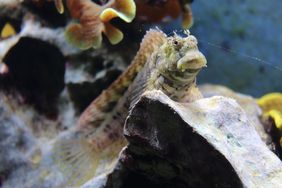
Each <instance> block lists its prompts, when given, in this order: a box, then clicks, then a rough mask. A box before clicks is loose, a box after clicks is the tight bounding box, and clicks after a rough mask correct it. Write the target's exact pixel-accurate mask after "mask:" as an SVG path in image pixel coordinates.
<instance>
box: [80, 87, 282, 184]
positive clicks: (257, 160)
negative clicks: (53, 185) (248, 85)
mask: <svg viewBox="0 0 282 188" xmlns="http://www.w3.org/2000/svg"><path fill="white" fill-rule="evenodd" d="M124 134H125V136H126V138H127V139H128V141H129V145H128V147H126V148H125V149H124V150H123V151H122V152H121V154H120V164H119V165H118V166H117V167H116V170H115V171H114V172H113V173H112V174H111V175H110V176H109V177H108V179H107V178H105V177H104V182H103V178H101V177H100V181H102V182H103V183H104V184H105V185H106V186H105V187H132V186H133V185H134V187H172V186H173V187H279V186H280V185H281V183H282V162H281V161H280V160H279V159H278V158H277V157H276V156H275V154H274V153H272V152H271V151H270V150H269V149H268V148H267V146H266V145H265V144H264V143H263V141H262V140H261V138H260V136H259V135H258V133H257V132H256V130H255V129H254V127H253V126H252V125H251V123H250V121H249V120H248V118H247V114H246V113H245V112H244V111H243V109H242V108H241V107H240V106H239V105H238V103H236V102H235V101H234V100H233V99H230V98H225V97H211V98H205V99H201V100H198V101H196V102H193V103H190V104H180V103H176V102H174V101H172V100H170V99H169V98H168V97H167V96H166V95H164V94H163V93H162V92H160V91H152V92H147V93H146V94H145V95H144V96H143V97H142V98H141V100H140V101H139V102H138V103H137V104H136V105H135V106H134V108H133V109H132V111H131V113H130V115H129V117H128V119H127V121H126V124H125V130H124ZM97 181H98V180H97V179H96V180H95V181H94V180H93V181H92V182H97ZM111 181H112V182H111ZM113 182H114V183H113ZM100 183H101V182H100ZM103 183H101V184H103ZM101 184H100V185H101ZM92 185H93V184H92ZM89 186H90V184H89V183H88V187H89ZM85 187H87V186H85ZM101 187H104V186H101Z"/></svg>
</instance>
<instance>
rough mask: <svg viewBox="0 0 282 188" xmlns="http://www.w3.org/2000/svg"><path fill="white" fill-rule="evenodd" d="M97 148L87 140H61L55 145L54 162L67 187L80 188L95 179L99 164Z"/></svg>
mask: <svg viewBox="0 0 282 188" xmlns="http://www.w3.org/2000/svg"><path fill="white" fill-rule="evenodd" d="M97 157H98V155H97V152H96V151H95V148H93V146H92V145H91V144H90V143H89V142H87V140H86V139H73V140H59V141H57V142H56V143H55V145H54V160H55V163H56V164H57V165H58V167H59V169H60V170H61V171H62V173H63V175H64V177H65V179H66V182H65V183H66V184H67V186H79V185H81V184H83V183H85V182H86V181H87V180H89V179H91V178H92V177H94V175H95V172H96V168H97V166H98V164H99V158H97Z"/></svg>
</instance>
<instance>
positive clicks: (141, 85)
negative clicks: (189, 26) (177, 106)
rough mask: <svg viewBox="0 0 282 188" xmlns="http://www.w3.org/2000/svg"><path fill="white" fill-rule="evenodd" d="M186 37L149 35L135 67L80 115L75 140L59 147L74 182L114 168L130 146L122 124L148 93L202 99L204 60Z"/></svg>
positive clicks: (193, 40) (192, 40) (182, 99)
mask: <svg viewBox="0 0 282 188" xmlns="http://www.w3.org/2000/svg"><path fill="white" fill-rule="evenodd" d="M186 34H187V36H186V37H184V38H182V37H180V36H178V35H174V36H172V37H167V36H166V35H165V34H164V33H162V32H161V31H159V30H150V31H148V32H147V34H146V35H145V37H144V39H143V41H142V43H141V46H140V49H139V51H138V53H137V55H136V56H135V58H134V59H133V61H132V63H131V65H130V66H129V67H128V68H127V69H126V70H125V72H124V73H123V74H121V76H119V78H118V79H117V80H116V81H114V82H113V84H112V85H110V87H109V88H108V89H106V90H104V91H103V92H102V93H101V95H100V96H99V97H98V98H96V99H95V100H94V101H93V102H92V103H91V104H90V105H89V107H88V108H87V109H86V110H85V111H84V112H83V113H82V115H81V117H80V119H79V121H78V125H77V126H76V127H75V129H74V133H75V135H76V137H75V138H73V139H70V140H69V141H58V142H57V143H56V151H57V153H59V156H60V157H59V158H58V161H59V163H60V164H62V166H64V167H65V169H67V171H68V173H70V176H71V178H70V179H72V180H78V176H77V174H80V176H83V177H84V179H83V180H86V179H87V178H90V177H93V176H94V175H95V174H96V169H97V168H98V166H99V161H100V160H103V161H104V160H107V161H111V163H114V162H116V159H117V156H118V153H119V152H120V151H121V149H122V148H123V147H124V146H125V145H126V144H127V141H126V139H125V138H124V136H123V124H124V121H125V119H126V117H127V115H128V113H129V110H130V108H131V107H132V106H133V105H134V104H135V103H136V102H137V101H138V99H139V98H140V96H141V95H142V94H143V93H144V92H145V91H148V90H154V89H157V90H161V91H163V92H164V93H165V94H166V95H168V96H169V97H170V98H171V99H172V100H175V101H178V102H191V101H194V100H197V99H199V98H201V93H200V92H199V90H198V89H197V87H196V83H195V82H196V75H197V74H198V72H199V71H200V70H201V69H202V68H203V67H205V66H206V59H205V57H204V55H203V54H202V53H201V52H199V50H198V47H197V40H196V38H195V37H194V36H192V35H190V34H189V33H188V32H186ZM104 171H105V170H104ZM96 175H99V174H96ZM86 177H87V178H86ZM81 181H82V180H81ZM81 181H77V182H81Z"/></svg>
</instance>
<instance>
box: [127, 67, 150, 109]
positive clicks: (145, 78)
mask: <svg viewBox="0 0 282 188" xmlns="http://www.w3.org/2000/svg"><path fill="white" fill-rule="evenodd" d="M147 66H148V64H146V65H145V67H144V68H143V69H144V70H143V73H144V74H138V75H137V77H136V79H135V81H134V83H133V84H132V85H131V86H130V88H129V89H128V91H129V95H128V101H129V104H130V107H129V110H130V109H131V108H132V107H133V106H134V104H135V103H136V102H137V101H138V100H139V99H140V96H141V95H142V94H143V93H144V92H145V91H147V90H149V89H150V85H151V83H150V76H151V75H150V73H151V71H150V69H149V68H148V67H147Z"/></svg>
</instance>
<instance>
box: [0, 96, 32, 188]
mask: <svg viewBox="0 0 282 188" xmlns="http://www.w3.org/2000/svg"><path fill="white" fill-rule="evenodd" d="M26 126H27V125H26V124H25V122H23V121H22V120H21V119H20V118H19V117H18V116H17V115H15V114H14V113H13V112H12V111H11V109H10V106H9V105H8V104H7V103H6V101H5V98H4V97H3V95H1V94H0V127H1V129H0V162H1V163H0V164H1V165H0V187H1V186H2V184H3V182H4V181H5V180H6V179H8V178H9V177H10V176H12V174H13V173H14V172H15V171H17V170H19V169H22V168H25V169H28V168H30V165H29V160H28V157H27V156H28V154H29V153H30V152H31V150H32V148H33V146H34V145H35V140H34V137H33V136H32V134H31V132H30V131H29V130H28V129H27V127H26Z"/></svg>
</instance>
